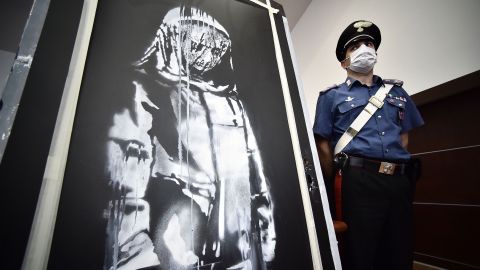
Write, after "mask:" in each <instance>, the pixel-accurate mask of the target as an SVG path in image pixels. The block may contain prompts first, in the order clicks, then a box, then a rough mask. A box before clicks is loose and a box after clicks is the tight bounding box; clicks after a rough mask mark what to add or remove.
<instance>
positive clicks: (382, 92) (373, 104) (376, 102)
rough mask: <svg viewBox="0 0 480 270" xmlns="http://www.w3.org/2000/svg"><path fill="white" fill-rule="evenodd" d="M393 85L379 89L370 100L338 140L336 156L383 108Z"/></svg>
mask: <svg viewBox="0 0 480 270" xmlns="http://www.w3.org/2000/svg"><path fill="white" fill-rule="evenodd" d="M392 87H393V84H388V85H387V86H385V85H384V86H382V87H380V89H378V91H377V93H376V94H375V95H374V96H372V97H371V98H370V99H369V100H368V104H367V106H365V108H363V111H362V112H361V113H360V114H359V115H358V117H357V118H356V119H355V120H354V121H353V123H352V124H351V125H350V127H348V129H347V130H346V131H345V133H343V135H342V137H340V139H339V140H338V143H337V145H335V151H334V155H336V154H338V153H340V152H341V151H342V150H343V149H344V148H345V147H346V146H347V145H348V144H349V143H350V141H351V140H352V139H353V138H354V137H355V136H356V135H357V134H358V132H360V130H361V129H362V128H363V126H365V124H366V123H367V122H368V120H369V119H370V118H371V117H372V116H373V114H375V112H376V111H377V110H378V109H380V108H382V106H383V100H385V97H386V96H387V94H388V92H389V91H390V89H392Z"/></svg>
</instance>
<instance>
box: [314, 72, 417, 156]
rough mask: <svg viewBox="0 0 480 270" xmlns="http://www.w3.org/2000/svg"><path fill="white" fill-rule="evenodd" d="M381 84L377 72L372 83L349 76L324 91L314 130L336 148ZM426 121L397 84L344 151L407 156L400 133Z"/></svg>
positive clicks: (319, 100)
mask: <svg viewBox="0 0 480 270" xmlns="http://www.w3.org/2000/svg"><path fill="white" fill-rule="evenodd" d="M382 85H383V80H382V78H380V77H378V76H374V77H373V84H372V86H371V87H368V86H366V85H363V84H362V83H361V82H360V81H357V80H354V79H352V78H347V80H346V82H345V83H342V84H340V85H338V86H336V87H333V88H332V89H330V90H327V91H325V92H321V93H320V96H319V97H318V101H317V108H316V113H315V123H314V125H313V132H314V133H315V134H317V135H319V136H321V137H323V138H325V139H328V140H330V142H331V146H332V148H335V145H336V144H337V142H338V140H339V139H340V137H341V136H342V135H343V133H344V132H345V130H347V129H348V127H349V126H350V125H351V124H352V122H353V120H355V119H356V118H357V116H358V115H359V114H360V112H361V111H362V109H363V108H364V107H365V106H366V105H367V104H368V99H369V98H370V97H371V96H373V95H375V93H376V92H377V90H378V89H379V88H380V87H381V86H382ZM423 123H424V122H423V119H422V117H421V116H420V113H419V112H418V109H417V107H416V106H415V104H414V103H413V101H412V99H411V98H410V96H409V95H408V94H407V92H405V90H403V88H402V87H401V86H400V85H398V84H397V85H395V86H393V88H392V89H391V90H390V92H389V93H388V94H387V97H386V98H385V100H384V105H383V107H382V108H381V109H378V110H377V111H376V112H375V114H374V115H373V116H372V117H371V118H370V119H369V120H368V122H367V123H366V124H365V126H363V128H362V129H361V130H360V132H359V133H358V134H357V136H355V137H354V138H353V140H352V141H351V142H350V143H349V144H348V145H347V146H346V147H345V148H344V149H343V152H345V153H348V154H351V155H356V156H362V157H366V158H372V159H381V160H391V161H398V160H408V159H409V158H410V153H408V152H407V151H406V150H405V149H404V148H403V147H402V143H401V139H400V134H402V133H406V132H408V131H410V130H411V129H413V128H416V127H419V126H421V125H423Z"/></svg>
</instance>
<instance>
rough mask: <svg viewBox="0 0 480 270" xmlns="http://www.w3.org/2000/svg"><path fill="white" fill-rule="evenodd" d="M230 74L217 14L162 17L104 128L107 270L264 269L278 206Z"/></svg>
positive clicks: (176, 12)
mask: <svg viewBox="0 0 480 270" xmlns="http://www.w3.org/2000/svg"><path fill="white" fill-rule="evenodd" d="M233 72H234V68H233V61H232V56H231V40H230V36H229V34H228V33H227V31H226V30H225V29H224V27H223V26H222V25H220V24H219V23H218V22H217V21H216V20H215V19H214V18H213V17H211V16H210V15H208V14H207V13H206V12H204V11H202V10H199V9H196V8H186V7H179V8H175V9H172V10H170V11H169V12H168V13H167V14H166V15H165V17H164V19H163V22H162V24H161V25H160V27H159V29H158V31H157V33H156V35H155V37H154V39H153V41H152V43H151V44H150V46H148V48H147V49H146V51H145V52H144V54H143V56H142V57H141V59H140V60H139V61H138V62H136V63H134V65H133V75H132V78H133V79H132V85H131V87H132V88H133V91H134V93H135V94H134V95H133V96H134V98H133V100H132V101H131V102H132V103H131V104H129V105H127V106H126V107H125V110H123V111H121V112H118V113H116V114H115V115H114V116H113V126H112V127H111V128H110V130H109V141H108V143H107V159H108V162H107V168H106V169H107V173H108V176H109V181H110V184H111V185H112V187H113V188H114V192H113V193H114V194H113V197H112V200H111V201H110V205H109V208H108V213H109V214H108V227H107V235H108V237H107V241H106V255H105V256H106V257H105V266H104V268H105V269H141V268H151V269H267V268H269V265H270V264H271V262H272V261H273V260H274V257H275V245H276V240H275V239H276V235H275V226H274V220H273V203H272V200H271V198H270V193H269V186H268V183H267V180H266V177H265V174H264V172H263V165H262V158H261V155H260V152H259V149H258V146H257V142H256V139H255V136H254V134H253V132H252V128H251V125H250V122H249V119H248V117H247V114H246V112H245V109H244V105H243V103H242V100H241V99H240V97H239V94H238V92H237V87H236V84H235V81H234V76H233ZM240 91H241V90H240Z"/></svg>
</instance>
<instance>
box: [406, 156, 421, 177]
mask: <svg viewBox="0 0 480 270" xmlns="http://www.w3.org/2000/svg"><path fill="white" fill-rule="evenodd" d="M407 173H408V177H409V178H410V180H411V181H412V183H416V182H417V181H418V180H419V179H420V177H421V176H422V161H421V159H419V158H411V159H410V160H409V161H408V171H407Z"/></svg>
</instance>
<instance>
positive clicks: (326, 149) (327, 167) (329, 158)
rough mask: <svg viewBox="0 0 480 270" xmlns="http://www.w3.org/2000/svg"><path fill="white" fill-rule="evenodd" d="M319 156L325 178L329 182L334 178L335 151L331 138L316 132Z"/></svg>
mask: <svg viewBox="0 0 480 270" xmlns="http://www.w3.org/2000/svg"><path fill="white" fill-rule="evenodd" d="M315 144H316V146H317V152H318V158H319V159H320V166H321V167H322V174H323V179H324V180H325V181H326V182H327V181H330V180H331V179H333V152H332V148H331V147H330V142H329V140H327V139H325V138H323V137H320V136H318V135H317V134H315Z"/></svg>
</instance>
